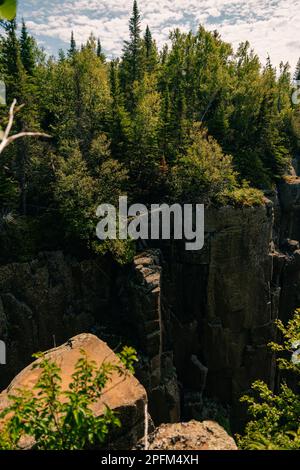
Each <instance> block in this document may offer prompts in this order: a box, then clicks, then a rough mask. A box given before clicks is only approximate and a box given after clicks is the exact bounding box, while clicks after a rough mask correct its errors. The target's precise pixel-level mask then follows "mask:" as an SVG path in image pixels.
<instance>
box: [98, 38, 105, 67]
mask: <svg viewBox="0 0 300 470" xmlns="http://www.w3.org/2000/svg"><path fill="white" fill-rule="evenodd" d="M97 57H99V59H100V60H102V62H105V55H104V54H103V52H102V45H101V41H100V39H99V38H98V39H97Z"/></svg>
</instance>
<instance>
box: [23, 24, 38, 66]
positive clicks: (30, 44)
mask: <svg viewBox="0 0 300 470" xmlns="http://www.w3.org/2000/svg"><path fill="white" fill-rule="evenodd" d="M20 52H21V59H22V63H23V66H24V69H25V70H26V72H27V73H28V74H29V75H32V74H33V71H34V67H35V57H34V40H33V38H32V37H31V36H30V35H29V34H28V31H27V28H26V24H25V21H24V19H23V20H22V29H21V36H20Z"/></svg>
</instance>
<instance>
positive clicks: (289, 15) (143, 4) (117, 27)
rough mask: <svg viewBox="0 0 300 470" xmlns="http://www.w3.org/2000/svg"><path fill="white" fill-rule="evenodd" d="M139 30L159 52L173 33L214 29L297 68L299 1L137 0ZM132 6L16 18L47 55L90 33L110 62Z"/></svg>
mask: <svg viewBox="0 0 300 470" xmlns="http://www.w3.org/2000/svg"><path fill="white" fill-rule="evenodd" d="M139 6H140V10H141V12H142V24H143V27H145V26H146V24H149V26H150V28H151V30H152V32H153V34H154V36H155V38H156V40H157V43H158V45H159V46H161V45H162V44H163V43H164V42H165V41H166V40H167V39H168V33H169V31H170V30H171V29H173V28H174V27H180V28H181V29H182V30H185V31H188V30H190V29H192V30H195V29H196V28H197V25H198V24H199V23H201V24H203V25H204V26H206V27H207V28H208V29H218V31H219V32H220V33H221V34H222V37H223V39H224V40H226V41H229V42H231V43H233V45H234V46H235V47H236V46H237V45H238V43H239V42H241V41H245V40H246V39H248V40H249V41H250V43H251V44H252V46H253V47H254V49H255V50H256V52H257V53H258V54H259V56H260V57H261V59H262V61H264V60H265V58H266V57H267V55H268V54H269V55H270V57H271V59H272V62H273V63H274V65H278V64H279V62H280V61H281V60H284V61H289V62H290V64H291V65H292V67H294V66H295V64H296V62H297V60H298V58H299V56H300V28H299V25H300V0H270V1H267V0H248V1H246V0H244V1H241V0H140V1H139ZM131 8H132V0H50V1H49V0H19V16H24V18H25V20H26V22H27V25H28V27H29V30H30V31H31V32H32V33H33V34H34V35H35V37H36V38H37V39H38V41H39V43H40V44H41V45H43V46H44V47H45V49H46V50H47V51H48V52H49V53H56V52H57V50H58V49H59V48H60V47H62V48H66V47H68V43H69V39H70V31H71V30H72V29H73V30H74V34H75V39H76V41H77V43H79V44H80V43H81V42H82V41H85V40H86V39H87V37H88V36H89V34H90V33H91V32H93V33H94V34H95V35H96V36H99V37H100V39H101V41H102V45H103V49H104V50H105V52H106V53H107V54H108V55H109V56H113V55H117V54H119V53H120V51H121V50H122V41H123V40H124V38H127V36H128V18H129V15H130V12H131Z"/></svg>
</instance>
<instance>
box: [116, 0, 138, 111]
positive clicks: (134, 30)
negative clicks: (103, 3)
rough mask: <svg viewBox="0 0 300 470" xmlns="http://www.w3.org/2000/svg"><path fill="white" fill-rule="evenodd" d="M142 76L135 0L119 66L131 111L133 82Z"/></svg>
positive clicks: (132, 106)
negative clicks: (127, 37) (127, 36)
mask: <svg viewBox="0 0 300 470" xmlns="http://www.w3.org/2000/svg"><path fill="white" fill-rule="evenodd" d="M142 76H143V41H142V39H141V16H140V12H139V9H138V5H137V1H136V0H134V2H133V10H132V16H131V18H130V20H129V41H125V44H124V49H123V61H122V64H121V67H120V81H121V86H122V88H123V91H124V93H125V97H126V105H127V108H128V110H130V111H131V112H132V111H133V110H134V108H135V105H136V103H135V97H134V91H133V89H134V83H135V82H136V81H140V80H141V79H142Z"/></svg>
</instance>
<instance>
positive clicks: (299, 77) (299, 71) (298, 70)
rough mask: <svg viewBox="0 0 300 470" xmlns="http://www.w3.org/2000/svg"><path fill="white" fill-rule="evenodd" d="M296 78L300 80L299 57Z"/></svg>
mask: <svg viewBox="0 0 300 470" xmlns="http://www.w3.org/2000/svg"><path fill="white" fill-rule="evenodd" d="M294 78H295V80H300V59H298V62H297V65H296V70H295V75H294Z"/></svg>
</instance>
